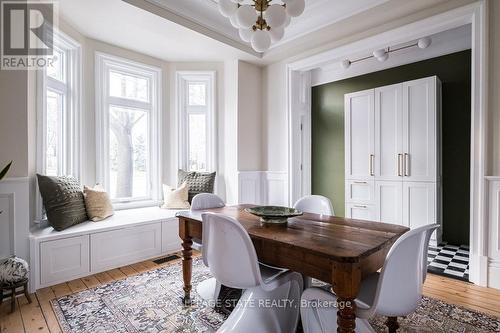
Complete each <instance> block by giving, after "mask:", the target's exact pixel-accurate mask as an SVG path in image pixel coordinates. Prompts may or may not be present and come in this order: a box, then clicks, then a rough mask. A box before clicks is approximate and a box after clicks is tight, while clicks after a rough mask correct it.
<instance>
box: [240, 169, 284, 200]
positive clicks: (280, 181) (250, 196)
mask: <svg viewBox="0 0 500 333" xmlns="http://www.w3.org/2000/svg"><path fill="white" fill-rule="evenodd" d="M238 203H240V204H256V205H279V206H288V186H287V173H286V172H283V171H240V172H239V173H238Z"/></svg>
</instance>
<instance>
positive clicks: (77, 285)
mask: <svg viewBox="0 0 500 333" xmlns="http://www.w3.org/2000/svg"><path fill="white" fill-rule="evenodd" d="M68 286H69V289H71V292H72V293H73V294H74V293H77V292H80V291H83V290H85V289H87V286H86V285H85V283H83V281H82V280H81V279H76V280H72V281H69V282H68Z"/></svg>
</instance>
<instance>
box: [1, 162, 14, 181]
mask: <svg viewBox="0 0 500 333" xmlns="http://www.w3.org/2000/svg"><path fill="white" fill-rule="evenodd" d="M11 165H12V161H10V162H9V164H7V165H6V166H5V167H4V168H3V169H2V171H0V180H2V179H4V178H5V176H6V175H7V172H9V169H10V167H11Z"/></svg>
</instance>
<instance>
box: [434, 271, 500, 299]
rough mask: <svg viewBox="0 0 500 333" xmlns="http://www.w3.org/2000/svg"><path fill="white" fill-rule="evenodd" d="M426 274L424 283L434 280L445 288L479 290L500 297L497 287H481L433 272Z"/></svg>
mask: <svg viewBox="0 0 500 333" xmlns="http://www.w3.org/2000/svg"><path fill="white" fill-rule="evenodd" d="M427 276H428V279H427V280H426V283H427V281H429V282H435V283H437V284H438V285H441V286H446V287H447V288H455V287H461V288H465V289H467V290H468V291H470V292H480V293H486V294H487V295H491V296H496V297H500V290H497V289H493V288H486V287H481V286H478V285H475V284H473V283H466V282H462V281H459V280H455V279H451V278H447V277H444V276H440V275H435V274H428V275H427Z"/></svg>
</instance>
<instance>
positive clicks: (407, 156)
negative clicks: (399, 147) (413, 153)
mask: <svg viewBox="0 0 500 333" xmlns="http://www.w3.org/2000/svg"><path fill="white" fill-rule="evenodd" d="M404 164H405V166H404V169H405V176H406V177H409V176H410V154H408V153H405V160H404Z"/></svg>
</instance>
